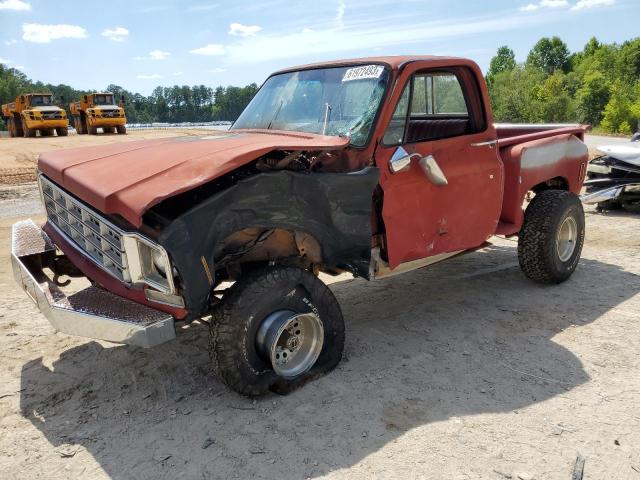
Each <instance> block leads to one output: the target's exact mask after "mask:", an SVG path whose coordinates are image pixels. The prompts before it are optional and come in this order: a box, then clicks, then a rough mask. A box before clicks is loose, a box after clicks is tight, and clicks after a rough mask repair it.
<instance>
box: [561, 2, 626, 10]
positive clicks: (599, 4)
mask: <svg viewBox="0 0 640 480" xmlns="http://www.w3.org/2000/svg"><path fill="white" fill-rule="evenodd" d="M614 3H616V2H615V0H578V3H576V4H575V5H574V6H573V7H571V10H586V9H589V8H593V7H608V6H610V5H613V4H614Z"/></svg>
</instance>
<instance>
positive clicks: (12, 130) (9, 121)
mask: <svg viewBox="0 0 640 480" xmlns="http://www.w3.org/2000/svg"><path fill="white" fill-rule="evenodd" d="M6 124H7V131H8V132H9V137H15V136H16V134H15V127H14V126H13V118H8V119H7V120H6Z"/></svg>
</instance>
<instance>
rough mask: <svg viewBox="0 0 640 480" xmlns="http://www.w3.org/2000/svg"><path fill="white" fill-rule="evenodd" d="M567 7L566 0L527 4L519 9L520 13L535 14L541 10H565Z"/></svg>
mask: <svg viewBox="0 0 640 480" xmlns="http://www.w3.org/2000/svg"><path fill="white" fill-rule="evenodd" d="M568 6H569V2H568V1H567V0H540V1H539V2H538V3H529V4H527V5H525V6H523V7H520V11H522V12H535V11H536V10H539V9H541V8H565V7H568Z"/></svg>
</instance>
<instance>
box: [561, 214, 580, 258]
mask: <svg viewBox="0 0 640 480" xmlns="http://www.w3.org/2000/svg"><path fill="white" fill-rule="evenodd" d="M577 239H578V224H577V222H576V219H575V218H573V217H567V218H565V219H564V221H563V222H562V224H561V225H560V228H559V229H558V234H557V236H556V250H557V252H558V258H559V259H560V261H562V262H566V261H567V260H569V259H570V258H571V256H572V255H573V252H574V251H575V250H576V243H577Z"/></svg>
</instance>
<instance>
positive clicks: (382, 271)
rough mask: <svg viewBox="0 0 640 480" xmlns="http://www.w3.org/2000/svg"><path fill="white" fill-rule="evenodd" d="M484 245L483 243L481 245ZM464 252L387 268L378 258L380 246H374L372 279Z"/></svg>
mask: <svg viewBox="0 0 640 480" xmlns="http://www.w3.org/2000/svg"><path fill="white" fill-rule="evenodd" d="M483 246H484V245H483ZM462 252H465V250H458V251H457V252H447V253H439V254H438V255H433V256H432V257H426V258H420V259H418V260H412V261H410V262H405V263H401V264H400V265H398V266H397V267H396V268H393V269H392V268H389V264H388V263H387V262H385V261H384V260H382V258H380V248H379V247H376V248H374V249H372V251H371V263H372V265H373V275H371V277H372V278H373V279H378V278H387V277H393V276H394V275H399V274H401V273H406V272H410V271H411V270H417V269H418V268H422V267H426V266H429V265H433V264H434V263H438V262H441V261H442V260H446V259H447V258H451V257H455V256H456V255H459V254H461V253H462Z"/></svg>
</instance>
